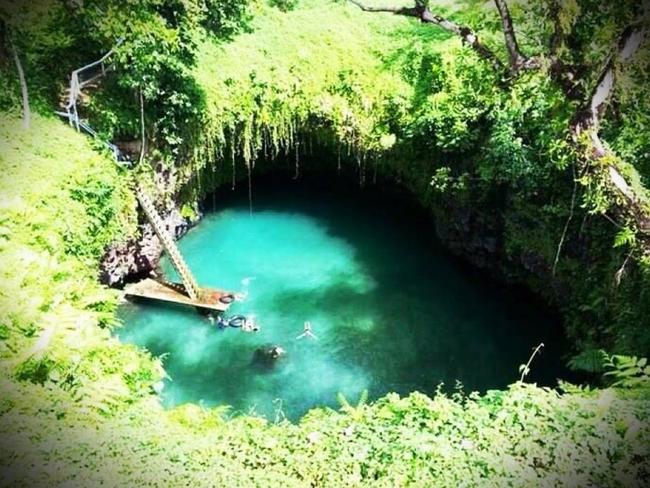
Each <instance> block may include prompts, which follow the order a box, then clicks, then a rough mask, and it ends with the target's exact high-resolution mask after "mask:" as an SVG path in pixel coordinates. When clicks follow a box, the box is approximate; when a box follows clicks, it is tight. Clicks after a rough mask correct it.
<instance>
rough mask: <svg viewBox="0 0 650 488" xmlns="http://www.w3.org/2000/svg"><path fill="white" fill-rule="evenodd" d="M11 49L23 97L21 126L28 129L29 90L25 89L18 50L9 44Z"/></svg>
mask: <svg viewBox="0 0 650 488" xmlns="http://www.w3.org/2000/svg"><path fill="white" fill-rule="evenodd" d="M11 50H12V51H13V54H14V63H16V69H17V70H18V79H19V80H20V91H21V92H22V97H23V128H24V129H29V122H30V118H31V113H30V110H29V92H28V91H27V81H26V80H25V72H24V71H23V65H22V63H21V62H20V58H19V57H18V50H17V49H16V47H15V46H13V45H12V46H11Z"/></svg>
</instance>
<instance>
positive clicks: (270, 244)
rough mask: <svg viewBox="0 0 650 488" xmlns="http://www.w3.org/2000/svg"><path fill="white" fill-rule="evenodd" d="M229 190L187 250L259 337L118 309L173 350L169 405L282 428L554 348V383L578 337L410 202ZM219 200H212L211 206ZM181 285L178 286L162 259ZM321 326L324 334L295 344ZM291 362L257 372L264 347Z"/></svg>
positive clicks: (143, 308) (272, 187)
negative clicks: (224, 408)
mask: <svg viewBox="0 0 650 488" xmlns="http://www.w3.org/2000/svg"><path fill="white" fill-rule="evenodd" d="M258 186H260V187H261V189H260V190H257V189H256V191H255V199H254V212H253V214H252V216H251V215H250V214H249V208H248V201H247V197H246V191H237V192H230V191H226V190H222V191H221V192H220V193H218V194H217V195H216V198H215V201H216V202H217V206H216V209H215V210H213V211H209V212H207V213H206V216H205V218H204V219H203V221H202V222H201V223H200V224H199V226H198V227H196V228H195V229H193V230H192V231H190V233H189V234H188V235H187V236H185V237H184V238H183V239H181V241H180V242H179V247H180V249H181V252H182V253H183V255H184V257H185V259H186V261H187V262H188V264H189V265H190V267H191V268H192V270H193V272H194V274H195V276H196V278H197V280H198V282H199V283H200V284H201V285H203V286H209V287H214V288H223V289H228V290H233V291H237V292H242V293H244V294H246V299H245V300H244V301H242V302H236V303H234V304H233V306H232V307H231V309H230V310H229V311H228V312H227V314H226V315H233V314H244V315H247V316H250V315H255V317H256V319H257V322H258V324H259V325H260V326H261V330H260V331H259V332H256V333H252V332H244V331H242V330H241V329H236V328H230V327H229V328H226V329H219V328H218V327H215V326H213V325H211V323H210V322H209V320H208V319H207V318H206V317H204V316H201V315H199V314H197V313H196V312H195V310H194V309H192V308H183V307H175V306H166V305H162V304H159V303H153V302H147V301H140V302H138V303H135V304H126V305H124V306H122V307H121V310H120V316H121V318H122V320H123V322H124V324H125V326H124V327H123V328H121V329H119V330H118V331H117V333H118V335H119V337H120V339H121V340H122V341H125V342H130V343H135V344H137V345H140V346H142V347H144V348H147V349H148V350H149V351H151V352H152V353H153V354H155V355H164V360H163V361H164V365H165V369H166V371H167V373H168V374H169V376H170V379H169V380H166V382H165V386H164V389H163V390H162V392H161V397H162V399H163V402H164V404H165V405H166V406H174V405H178V404H182V403H186V402H195V403H200V404H203V405H206V406H213V405H220V404H228V405H231V406H232V407H233V408H234V409H235V411H237V412H243V413H250V412H254V413H257V414H261V415H265V416H266V417H267V418H269V419H271V420H273V419H277V418H283V416H286V417H287V418H289V419H294V420H295V419H297V418H299V417H300V416H301V415H302V414H304V413H305V412H306V411H307V410H309V409H310V408H312V407H315V406H329V407H334V408H336V407H337V406H338V402H337V393H342V394H343V395H344V396H345V397H346V398H347V399H348V400H349V401H350V403H355V402H356V401H357V399H358V398H359V397H360V395H361V393H362V392H363V391H364V390H368V392H369V397H370V399H371V400H372V399H376V398H378V397H380V396H382V395H384V394H386V393H388V392H397V393H399V394H403V395H404V394H408V393H409V392H412V391H421V392H424V393H433V392H434V391H435V389H436V387H437V386H438V385H439V384H440V383H441V382H443V383H444V384H445V385H446V389H447V390H450V389H453V387H454V385H455V383H456V381H457V380H458V381H460V382H461V383H462V384H463V386H464V390H465V391H473V390H478V391H485V390H488V389H495V388H503V387H505V386H506V385H508V384H510V383H513V382H514V381H516V380H517V379H518V378H519V372H518V367H519V365H520V364H522V363H525V362H526V360H527V359H528V357H529V355H530V353H531V351H532V349H533V348H534V347H535V346H536V345H537V344H539V343H540V342H544V343H545V345H546V347H545V348H544V350H543V353H542V354H541V355H540V356H539V357H536V358H535V360H534V361H533V363H532V368H531V369H532V371H531V374H530V375H529V377H528V381H531V382H537V383H538V384H544V385H550V386H553V385H554V384H555V379H556V378H557V377H558V376H562V375H563V374H564V372H565V371H564V368H563V366H562V364H563V361H562V359H561V356H562V354H563V353H564V350H565V347H566V346H565V341H564V339H563V336H562V333H561V324H560V323H559V320H558V318H557V316H555V315H554V314H552V313H551V312H549V311H548V310H546V309H545V308H544V307H542V306H541V305H540V304H539V303H537V302H536V301H535V300H533V299H532V298H531V297H530V296H528V295H527V294H526V293H523V292H521V290H518V289H515V288H512V287H507V286H502V285H500V284H498V283H495V282H494V281H492V280H490V279H489V278H487V277H486V276H484V275H483V274H481V273H478V272H476V271H474V270H472V269H470V268H468V267H467V266H465V265H463V264H462V263H460V262H459V261H457V260H456V259H454V258H452V257H450V255H449V254H448V253H446V252H445V251H444V250H443V249H442V247H441V246H440V244H438V243H437V241H436V239H435V236H434V233H433V226H432V224H431V222H430V221H429V220H428V219H427V218H426V216H424V215H422V213H421V212H420V211H417V210H416V209H414V207H413V206H411V205H410V204H406V203H403V202H401V200H399V199H398V200H396V199H394V198H392V197H386V196H385V195H381V194H378V193H374V192H372V191H368V190H366V191H363V192H360V191H354V192H346V191H333V190H330V189H327V188H323V187H319V186H318V185H305V184H297V183H294V182H290V181H285V182H281V183H278V182H277V181H273V182H272V183H271V184H267V185H260V184H258ZM209 202H210V203H209V205H211V204H212V199H209ZM162 267H163V269H164V271H165V273H166V274H167V276H169V277H174V278H175V277H176V275H175V273H174V272H173V270H172V268H171V265H170V264H169V262H168V261H167V260H166V259H163V263H162ZM305 321H309V322H310V323H311V324H312V329H313V333H314V334H315V335H316V336H317V339H314V338H309V337H303V338H298V336H299V335H300V334H301V333H302V332H303V324H304V322H305ZM271 344H273V345H279V346H281V347H282V348H283V349H284V350H286V354H285V355H284V356H282V357H280V358H279V359H277V360H275V361H272V362H271V363H270V364H261V365H260V364H255V362H254V356H255V350H256V349H257V348H259V347H263V346H266V345H271Z"/></svg>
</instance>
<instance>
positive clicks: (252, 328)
mask: <svg viewBox="0 0 650 488" xmlns="http://www.w3.org/2000/svg"><path fill="white" fill-rule="evenodd" d="M241 330H243V331H244V332H258V331H259V330H260V327H259V325H257V321H256V319H255V315H249V316H248V317H247V318H246V320H244V323H243V324H242V326H241Z"/></svg>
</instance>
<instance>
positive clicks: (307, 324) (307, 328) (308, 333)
mask: <svg viewBox="0 0 650 488" xmlns="http://www.w3.org/2000/svg"><path fill="white" fill-rule="evenodd" d="M303 337H311V338H312V339H318V337H316V335H315V334H314V333H313V332H312V331H311V322H310V321H309V320H307V321H306V322H305V326H304V328H303V331H302V334H300V335H299V336H298V337H296V339H302V338H303Z"/></svg>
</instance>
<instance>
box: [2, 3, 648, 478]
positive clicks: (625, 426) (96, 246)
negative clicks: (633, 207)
mask: <svg viewBox="0 0 650 488" xmlns="http://www.w3.org/2000/svg"><path fill="white" fill-rule="evenodd" d="M512 3H513V4H514V2H512ZM633 3H634V2H626V3H625V4H624V5H623V6H616V7H614V6H602V5H601V4H600V3H599V2H594V1H591V0H584V1H579V2H566V5H565V7H564V8H563V9H560V10H561V11H560V13H559V16H560V19H561V22H560V24H561V26H562V30H563V31H565V32H564V33H565V35H566V36H568V37H569V38H570V41H571V42H570V45H571V49H569V48H568V47H567V45H566V44H562V47H561V49H560V52H561V56H562V59H563V60H565V61H567V62H568V61H569V60H571V61H580V62H582V63H584V64H585V65H586V66H588V67H591V68H594V67H596V66H599V65H600V64H602V60H603V58H604V56H605V54H606V53H607V52H608V50H609V49H610V48H611V46H612V45H614V46H615V45H616V39H617V35H618V33H619V32H620V30H621V29H622V27H623V26H625V25H627V23H629V22H631V20H632V18H633V13H634V8H633V7H634V6H633ZM79 4H84V6H83V8H82V7H80V6H79ZM553 4H554V2H548V3H547V2H539V6H537V7H534V8H533V7H531V6H526V8H524V7H523V6H519V7H518V6H517V5H512V6H511V9H512V15H513V17H514V20H515V22H516V23H517V25H518V28H519V29H520V30H521V31H522V32H525V33H526V35H525V37H524V36H522V37H523V38H524V39H525V40H524V41H522V42H521V44H522V49H523V50H524V52H526V53H529V54H530V55H532V54H534V53H537V52H542V47H543V45H545V44H546V43H547V42H546V41H548V38H549V36H550V35H551V34H552V32H553V22H552V15H551V13H550V12H549V9H550V7H549V6H552V5H553ZM1 8H2V11H1V12H0V14H1V15H0V17H1V18H2V22H1V23H0V35H1V37H2V39H3V42H2V49H1V50H0V67H1V68H2V70H1V71H0V107H2V109H3V110H4V111H5V112H7V114H6V115H3V116H2V118H1V119H0V149H1V151H0V167H1V169H2V173H1V174H0V195H1V197H0V202H1V205H0V279H1V280H2V286H1V288H0V369H1V375H2V378H1V379H0V381H1V382H2V387H1V391H2V396H1V398H0V435H1V436H2V441H1V442H2V449H0V465H1V466H2V475H1V476H2V478H0V483H1V484H7V485H9V484H24V485H35V484H39V485H40V484H44V483H45V482H48V484H61V483H64V482H68V483H79V484H82V485H86V486H91V485H98V484H100V483H101V482H103V483H107V484H115V485H141V484H160V485H181V484H201V485H224V486H240V485H243V486H245V485H253V484H257V485H263V486H266V485H270V484H271V483H276V484H282V485H283V486H293V485H295V486H342V485H351V486H355V485H367V486H401V485H406V484H409V483H410V484H414V485H418V486H430V485H441V486H455V485H458V484H462V483H465V484H468V485H481V484H484V483H486V482H489V483H493V484H496V485H501V484H512V485H514V486H531V485H537V484H544V483H547V484H566V485H574V486H575V485H590V484H591V485H598V486H617V485H619V486H631V485H632V484H633V483H635V482H636V483H638V484H640V485H643V484H644V482H646V483H647V482H648V480H649V479H650V467H649V463H648V459H650V452H648V446H650V426H649V425H648V423H647V419H648V418H649V417H650V406H649V405H650V403H649V402H648V399H649V396H650V387H649V385H648V367H647V366H646V363H645V360H644V359H639V358H632V357H628V356H622V355H623V354H636V355H637V356H639V357H641V356H647V355H648V351H650V332H649V331H650V328H649V327H648V325H650V323H649V320H650V297H649V296H648V294H649V293H650V259H648V257H647V253H646V250H645V247H644V239H645V237H644V234H643V232H641V231H642V229H640V228H639V226H638V222H637V221H635V220H634V219H633V218H632V216H630V214H629V213H625V212H620V211H618V210H617V209H618V208H620V206H621V205H620V197H619V196H616V195H615V194H613V193H612V190H611V188H610V187H608V186H607V185H606V182H605V175H606V174H607V169H608V168H609V167H610V166H611V165H613V167H616V168H618V170H620V171H621V172H622V173H623V174H624V175H625V176H626V177H627V178H628V180H629V181H630V184H631V186H632V187H633V188H634V189H635V190H636V191H637V194H638V195H639V198H640V202H641V204H640V205H641V206H643V205H645V195H644V193H645V191H644V190H643V184H644V183H646V184H647V182H648V178H650V163H648V145H649V142H648V141H649V139H648V132H647V130H645V128H646V127H647V125H648V124H647V118H648V110H647V106H646V105H647V103H648V102H647V100H648V99H650V97H648V93H647V89H648V86H649V84H648V83H647V76H648V72H649V71H648V69H647V64H648V59H650V58H649V57H648V49H647V48H644V49H642V50H641V51H640V52H639V54H638V55H637V56H635V57H634V59H633V60H631V61H630V63H628V64H627V65H626V66H625V67H623V66H618V67H617V69H618V70H619V71H620V72H621V76H620V77H618V78H617V83H616V88H615V92H614V96H613V103H611V104H610V107H609V108H608V110H607V111H606V112H605V117H604V119H603V124H602V125H603V131H602V134H601V135H602V137H603V138H605V139H606V140H608V141H609V143H610V145H611V147H612V148H613V149H614V150H615V151H616V153H615V155H611V154H609V155H607V156H606V158H603V159H601V160H599V161H598V162H597V164H594V165H593V166H581V164H582V162H583V159H585V154H583V152H581V151H580V149H579V148H576V146H575V145H572V144H571V143H570V137H569V127H570V122H571V121H572V118H573V116H574V114H575V110H576V108H577V107H578V106H579V105H580V100H579V99H578V98H575V99H573V98H571V97H569V96H567V94H566V93H565V92H563V91H562V90H561V89H560V84H561V83H560V82H559V81H557V80H554V79H553V78H551V77H549V76H547V74H548V73H547V71H546V70H545V69H541V70H538V71H530V72H525V73H523V74H521V75H519V76H517V77H516V78H514V79H512V80H506V79H504V77H502V76H500V75H499V74H498V73H496V72H495V71H494V69H493V68H492V67H491V66H490V64H489V63H486V62H485V61H484V60H482V59H480V58H479V56H478V55H477V54H476V53H475V52H474V51H473V50H471V49H470V48H469V47H467V46H463V45H462V44H461V41H460V40H459V39H458V38H457V37H454V36H451V35H450V34H448V33H446V32H444V31H442V30H439V29H436V28H435V27H433V26H431V25H421V24H419V23H416V22H415V21H412V22H411V20H412V19H405V18H401V17H395V16H390V15H386V14H369V13H368V14H366V13H363V12H360V11H359V10H358V9H357V8H355V7H354V6H350V5H345V4H343V3H341V2H330V1H325V0H323V1H316V0H304V1H299V2H292V1H282V2H280V1H274V2H271V5H267V4H265V3H264V4H262V3H253V4H252V5H250V6H249V5H247V4H246V2H243V1H235V0H233V1H229V2H210V1H189V0H185V1H181V0H178V1H173V0H170V1H165V0H147V1H143V2H129V3H128V5H127V6H126V7H125V6H124V2H117V1H113V0H102V1H95V2H91V1H87V2H61V3H56V4H55V3H52V4H50V3H49V2H45V1H43V2H30V3H29V5H28V6H26V5H25V4H24V3H22V2H10V3H8V6H7V7H5V5H2V7H1ZM440 12H441V13H442V14H443V15H448V16H450V17H451V18H453V19H454V20H456V21H457V22H459V23H466V24H468V25H470V26H471V27H472V28H474V29H475V30H476V32H478V33H479V34H480V36H481V39H482V40H483V42H484V43H486V44H487V45H489V46H493V49H494V51H495V52H496V53H497V54H498V55H500V56H501V57H502V59H506V54H505V49H504V48H503V47H501V46H502V45H503V35H502V33H501V31H500V21H499V16H498V13H497V12H496V11H495V10H494V9H492V8H487V7H485V6H484V5H482V4H479V3H475V2H467V4H465V3H464V2H461V3H458V4H457V5H456V4H454V3H451V2H449V3H448V2H445V5H444V6H443V7H441V8H440ZM539 19H542V20H539ZM119 38H123V42H122V44H121V45H120V47H119V48H118V54H117V57H116V63H115V66H114V67H115V70H114V71H112V72H110V73H108V75H107V77H106V78H105V79H104V81H102V82H101V83H100V85H99V86H98V87H96V88H94V89H93V92H92V95H91V96H90V97H89V100H87V101H86V102H85V105H84V107H83V111H84V115H85V116H87V117H88V118H89V119H90V120H92V123H93V125H94V126H95V127H97V128H98V129H99V130H100V132H101V134H102V135H103V136H104V137H107V138H110V139H113V140H121V141H127V140H135V139H138V138H139V137H140V116H139V113H140V105H139V101H138V100H139V97H138V94H140V93H142V94H143V100H144V111H145V120H146V136H147V139H148V141H149V143H150V147H149V151H148V154H147V159H146V161H145V162H144V163H143V164H142V165H141V166H140V167H138V168H137V170H136V171H135V173H134V174H137V175H139V176H140V177H147V178H148V177H149V176H150V175H151V173H152V172H153V169H154V168H156V169H157V170H160V169H161V168H162V169H165V170H172V172H173V173H174V174H175V175H177V176H178V178H170V179H169V180H170V188H166V191H167V193H168V194H170V195H176V196H178V195H181V199H182V200H183V201H179V202H177V203H179V204H187V203H189V204H192V203H193V200H195V199H196V198H198V197H199V196H200V195H203V194H205V193H206V192H207V191H209V190H211V189H212V188H214V187H216V186H217V185H220V184H223V183H224V182H225V181H229V180H230V178H231V174H230V172H231V171H232V170H231V167H232V168H233V169H234V170H236V169H237V168H238V167H239V168H242V167H243V168H247V169H248V170H249V171H252V170H253V166H254V165H255V163H256V161H257V162H258V163H259V165H263V164H267V165H268V166H269V167H271V166H272V165H273V164H274V163H278V161H281V160H282V158H286V159H289V160H290V161H291V162H294V159H295V160H296V162H295V164H296V171H297V172H299V171H300V170H301V169H300V162H299V158H300V157H301V155H302V154H304V153H305V152H306V147H307V146H311V145H312V144H313V145H314V146H315V147H316V148H317V149H318V150H319V151H321V152H322V154H323V157H322V158H321V159H323V160H326V159H329V160H330V161H337V159H338V156H339V155H341V160H342V161H343V164H344V166H346V167H347V170H348V171H349V172H355V174H356V176H357V177H358V178H359V180H360V182H361V183H365V182H366V180H368V181H369V175H370V174H371V172H373V171H375V169H376V170H377V171H378V173H379V175H380V177H382V176H383V177H387V178H389V179H392V180H398V181H401V182H402V183H403V184H405V185H406V186H407V187H409V188H410V189H411V190H412V191H413V192H414V194H416V195H417V196H418V198H420V200H421V201H422V203H423V204H424V205H426V206H427V207H429V208H430V209H431V210H432V212H433V213H434V215H435V216H436V217H437V219H438V221H439V223H440V225H441V226H442V227H445V226H447V228H451V229H456V227H455V225H456V223H455V219H456V218H457V217H458V216H459V215H469V216H470V217H468V219H470V220H471V221H472V222H474V223H476V225H477V227H476V228H473V229H471V230H470V231H471V232H476V231H486V232H488V233H489V234H490V235H492V236H495V238H496V239H498V240H499V242H500V243H501V244H502V245H501V246H500V247H501V248H502V251H495V252H494V253H493V254H491V255H490V256H489V258H488V260H491V261H493V262H494V264H495V268H499V269H500V270H501V271H502V272H503V274H506V275H508V276H509V277H511V278H513V279H517V280H519V281H523V282H526V283H528V284H529V285H530V286H531V287H532V288H534V289H536V290H538V291H539V292H540V293H543V294H545V295H546V296H547V297H548V298H549V299H551V300H555V301H556V302H557V303H558V304H559V306H560V307H561V308H562V310H563V311H564V312H565V316H566V317H567V328H568V330H569V333H570V335H571V337H572V338H573V339H574V341H575V342H576V344H577V350H582V351H587V352H583V353H582V354H581V355H580V356H578V357H577V358H575V359H574V361H573V365H574V366H576V367H579V368H581V369H583V370H584V369H586V370H588V371H592V372H593V373H595V374H599V373H600V372H607V373H608V374H607V376H605V380H604V381H605V383H603V384H602V388H600V389H598V388H593V389H592V388H587V387H576V386H571V385H568V384H562V385H561V390H562V392H561V393H560V392H557V391H554V390H548V389H542V388H537V387H535V386H532V385H525V384H522V383H517V384H515V385H513V386H512V387H511V388H510V389H509V390H507V391H501V392H488V393H487V394H485V395H483V396H478V395H469V396H464V395H462V394H460V393H459V394H457V395H454V396H452V397H451V398H449V397H447V396H445V395H443V394H441V393H438V394H436V395H434V396H433V397H431V398H430V397H427V396H424V395H421V394H418V393H414V394H412V395H410V396H409V397H408V398H405V399H400V398H398V397H397V396H395V395H389V396H387V397H386V398H384V399H381V400H379V401H377V402H376V403H375V404H372V405H365V404H363V402H361V404H360V405H359V406H357V407H353V406H351V405H350V404H349V403H348V402H347V401H345V402H343V408H342V410H341V412H333V411H328V410H315V411H313V412H311V413H310V414H308V415H307V416H306V417H305V418H304V419H303V420H302V421H301V422H300V423H299V424H298V425H292V424H288V423H284V422H280V423H278V424H274V423H269V422H267V421H264V420H262V419H258V418H252V417H246V416H242V417H236V418H234V419H230V420H227V421H226V420H224V415H225V410H223V409H221V410H219V409H217V410H208V409H202V408H200V407H198V406H185V407H181V408H178V409H174V410H170V411H163V410H162V408H161V406H160V405H159V402H158V400H157V398H156V396H155V394H154V391H155V388H156V384H157V383H158V382H159V381H160V380H161V378H163V375H164V371H163V370H162V367H161V364H160V362H159V360H157V359H154V358H151V357H150V356H149V355H147V354H146V353H145V352H143V351H140V350H136V349H135V348H134V347H131V346H127V345H124V344H119V343H118V342H117V341H116V340H115V339H114V338H111V334H110V330H111V328H112V327H114V326H115V325H116V324H115V319H114V310H115V307H116V305H117V298H116V295H115V293H113V292H112V291H111V290H108V289H106V288H104V287H102V286H100V285H99V284H98V283H97V280H96V274H97V273H96V269H97V265H98V262H99V260H100V258H101V256H102V253H103V251H104V250H105V248H106V247H107V246H108V245H109V244H111V243H115V242H119V241H123V240H124V239H126V238H128V237H129V236H133V235H135V234H136V233H137V228H136V204H135V198H134V196H133V193H132V190H131V189H130V187H129V185H130V184H131V176H130V175H128V174H127V171H126V170H121V169H119V168H118V167H117V166H116V165H115V164H114V163H113V162H112V161H111V160H110V157H108V156H107V155H104V154H103V153H102V152H101V150H100V149H98V148H93V147H92V142H91V141H90V140H89V139H88V138H86V137H85V136H83V135H80V134H77V133H76V132H75V131H73V130H72V129H70V128H69V127H66V126H65V125H64V124H63V123H61V122H60V121H57V120H54V119H52V118H50V117H49V116H46V115H43V114H51V111H52V109H53V107H54V106H55V105H56V103H57V99H58V98H59V95H60V92H61V90H62V89H63V88H64V86H65V84H66V80H67V76H68V75H69V73H70V71H71V70H72V69H75V68H77V67H79V66H81V65H83V64H85V63H86V62H88V61H91V60H94V59H96V58H97V57H99V56H100V55H101V54H102V53H104V52H106V51H108V49H110V48H111V47H113V46H114V45H115V44H116V43H117V40H118V39H119ZM8 40H9V41H10V43H9V42H8ZM12 49H14V50H16V51H15V52H17V53H18V55H19V56H20V57H21V58H22V62H23V64H24V66H25V72H26V76H27V83H28V87H29V91H30V101H31V104H32V110H33V111H34V112H36V113H37V114H38V113H40V114H41V115H37V114H35V115H34V116H33V117H32V126H31V128H30V129H29V130H28V131H25V130H23V129H21V128H20V119H19V117H18V114H19V110H20V88H19V82H18V77H17V75H16V73H15V69H14V66H13V62H12V58H11V56H10V53H12ZM595 71H596V72H597V69H596V70H595ZM595 81H596V80H595V78H594V77H593V76H592V77H590V76H587V77H586V78H584V79H583V80H582V82H583V83H584V84H585V85H586V86H582V87H578V89H579V91H589V89H591V88H592V86H593V83H594V82H595ZM504 86H505V88H504ZM584 139H586V138H584ZM578 142H579V143H585V144H586V142H585V141H583V140H580V141H578ZM297 143H300V145H299V146H297V145H296V144H297ZM283 154H286V156H283ZM296 155H297V156H296ZM231 158H232V159H231ZM296 158H297V159H296ZM623 160H625V163H623ZM585 167H587V168H589V169H590V170H589V171H587V170H584V169H583V168H585ZM242 176H244V173H242V172H239V173H236V174H233V175H232V178H235V179H239V178H240V177H242ZM576 182H577V183H576ZM186 208H189V207H186ZM603 216H604V217H606V218H603ZM612 221H613V222H614V223H612ZM452 233H453V232H452ZM465 237H467V234H462V233H461V234H460V240H461V241H462V240H464V239H465ZM452 244H454V243H452ZM455 244H458V243H455ZM456 247H457V249H458V250H459V251H460V252H463V253H465V254H466V255H468V254H470V255H471V254H472V253H473V252H475V251H476V252H477V253H478V252H479V251H480V252H484V249H483V247H481V244H480V243H479V244H478V245H476V246H474V247H472V246H470V245H469V243H467V242H461V244H460V245H457V246H456ZM558 249H559V251H558ZM471 257H472V256H470V258H471ZM558 258H559V259H558ZM556 259H557V266H556V265H555V264H554V263H555V261H556ZM549 283H553V287H550V286H549ZM551 288H552V289H551ZM523 326H525V324H523ZM601 347H603V348H605V349H607V350H608V351H610V352H614V353H617V355H614V356H609V355H607V354H604V353H602V354H601V353H600V352H597V350H598V349H599V348H601ZM595 351H596V352H595ZM532 367H533V368H534V364H533V365H532ZM515 378H516V371H513V380H514V379H515ZM608 385H609V386H608Z"/></svg>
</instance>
